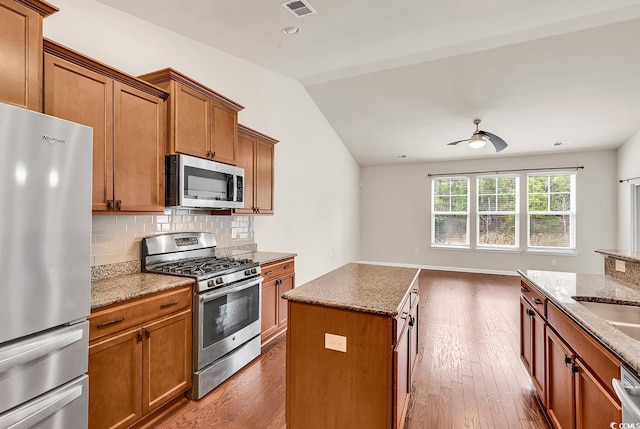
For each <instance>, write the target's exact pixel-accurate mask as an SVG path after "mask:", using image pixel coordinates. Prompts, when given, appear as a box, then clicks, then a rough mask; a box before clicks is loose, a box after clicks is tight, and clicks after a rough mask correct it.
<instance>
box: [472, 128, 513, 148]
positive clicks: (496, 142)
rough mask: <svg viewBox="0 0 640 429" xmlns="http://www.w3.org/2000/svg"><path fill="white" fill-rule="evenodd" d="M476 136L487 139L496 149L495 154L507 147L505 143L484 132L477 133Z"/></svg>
mask: <svg viewBox="0 0 640 429" xmlns="http://www.w3.org/2000/svg"><path fill="white" fill-rule="evenodd" d="M478 134H481V135H483V136H486V137H488V138H489V141H490V142H491V144H493V146H494V147H495V148H496V152H501V151H503V150H505V149H506V148H507V146H508V144H507V142H505V141H504V140H502V139H501V138H500V137H498V136H497V135H495V134H491V133H488V132H486V131H478Z"/></svg>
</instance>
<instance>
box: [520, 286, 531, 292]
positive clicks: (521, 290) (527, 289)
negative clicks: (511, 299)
mask: <svg viewBox="0 0 640 429" xmlns="http://www.w3.org/2000/svg"><path fill="white" fill-rule="evenodd" d="M520 292H522V293H527V292H529V288H528V287H526V286H522V287H521V288H520Z"/></svg>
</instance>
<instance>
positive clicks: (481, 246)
mask: <svg viewBox="0 0 640 429" xmlns="http://www.w3.org/2000/svg"><path fill="white" fill-rule="evenodd" d="M488 178H493V179H496V181H497V179H501V178H514V179H515V181H516V183H515V197H516V198H515V206H514V210H513V211H499V210H495V211H480V180H481V179H488ZM483 195H488V194H483ZM495 195H496V196H497V195H499V194H498V193H497V183H496V194H495ZM475 197H476V207H475V209H476V210H475V220H476V228H475V234H476V237H475V246H476V249H478V250H496V251H500V250H502V251H514V250H520V247H521V244H520V174H483V175H477V176H476V188H475ZM487 214H488V215H496V216H499V215H514V216H515V221H514V222H515V240H514V244H513V245H510V244H508V245H500V244H482V243H480V223H481V222H480V216H481V215H487Z"/></svg>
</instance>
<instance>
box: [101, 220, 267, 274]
mask: <svg viewBox="0 0 640 429" xmlns="http://www.w3.org/2000/svg"><path fill="white" fill-rule="evenodd" d="M182 231H198V232H210V233H213V234H214V235H215V237H216V241H217V244H218V248H224V247H236V246H243V245H248V244H253V243H254V230H253V217H252V216H214V215H209V214H191V213H189V211H188V210H171V211H170V212H167V213H165V214H164V215H157V216H156V215H141V216H137V215H136V216H134V215H117V216H93V225H92V230H91V266H96V265H104V264H113V263H117V262H126V261H139V260H140V243H141V241H142V238H143V237H148V236H151V235H156V234H165V233H167V232H182Z"/></svg>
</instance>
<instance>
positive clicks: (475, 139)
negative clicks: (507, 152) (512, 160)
mask: <svg viewBox="0 0 640 429" xmlns="http://www.w3.org/2000/svg"><path fill="white" fill-rule="evenodd" d="M473 123H474V124H476V131H475V132H474V133H473V135H472V136H471V138H470V139H464V140H458V141H457V142H451V143H447V145H450V146H455V145H457V144H458V143H462V142H469V147H472V148H473V149H480V148H481V147H483V146H484V145H485V144H487V142H489V143H491V144H493V146H494V147H495V148H496V152H500V151H503V150H504V149H505V148H506V147H507V146H508V145H507V142H505V141H504V140H502V139H501V138H500V137H498V136H497V135H495V134H491V133H488V132H486V131H482V130H479V129H478V125H479V124H480V119H474V120H473Z"/></svg>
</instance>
